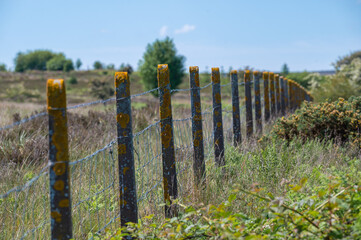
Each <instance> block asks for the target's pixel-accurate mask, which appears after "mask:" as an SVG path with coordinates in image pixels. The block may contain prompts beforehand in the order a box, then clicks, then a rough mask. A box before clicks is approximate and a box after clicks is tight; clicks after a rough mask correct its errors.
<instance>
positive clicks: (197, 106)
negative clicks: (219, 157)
mask: <svg viewBox="0 0 361 240" xmlns="http://www.w3.org/2000/svg"><path fill="white" fill-rule="evenodd" d="M189 82H190V87H191V108H192V136H193V151H194V152H193V172H194V180H195V182H196V184H198V185H199V184H201V183H202V182H203V181H204V179H205V174H206V173H205V169H206V167H205V163H204V145H203V128H202V107H201V90H200V85H199V68H198V67H196V66H194V67H189Z"/></svg>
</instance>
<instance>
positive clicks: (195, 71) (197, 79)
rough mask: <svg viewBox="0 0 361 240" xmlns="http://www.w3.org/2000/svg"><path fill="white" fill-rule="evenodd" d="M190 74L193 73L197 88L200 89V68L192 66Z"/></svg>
mask: <svg viewBox="0 0 361 240" xmlns="http://www.w3.org/2000/svg"><path fill="white" fill-rule="evenodd" d="M189 73H193V74H194V82H195V84H196V86H197V87H199V86H200V85H199V67H197V66H191V67H189Z"/></svg>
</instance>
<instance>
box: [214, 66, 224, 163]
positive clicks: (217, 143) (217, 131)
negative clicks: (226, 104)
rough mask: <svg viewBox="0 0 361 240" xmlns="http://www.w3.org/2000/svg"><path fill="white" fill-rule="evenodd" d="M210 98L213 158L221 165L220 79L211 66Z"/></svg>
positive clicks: (215, 69) (222, 142)
mask: <svg viewBox="0 0 361 240" xmlns="http://www.w3.org/2000/svg"><path fill="white" fill-rule="evenodd" d="M212 98H213V132H214V158H215V161H216V163H217V164H218V166H223V165H224V164H225V161H224V137H223V123H222V98H221V79H220V75H219V68H212Z"/></svg>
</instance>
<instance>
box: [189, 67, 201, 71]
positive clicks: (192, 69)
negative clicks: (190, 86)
mask: <svg viewBox="0 0 361 240" xmlns="http://www.w3.org/2000/svg"><path fill="white" fill-rule="evenodd" d="M198 71H199V67H198V66H190V67H189V72H191V73H193V72H198Z"/></svg>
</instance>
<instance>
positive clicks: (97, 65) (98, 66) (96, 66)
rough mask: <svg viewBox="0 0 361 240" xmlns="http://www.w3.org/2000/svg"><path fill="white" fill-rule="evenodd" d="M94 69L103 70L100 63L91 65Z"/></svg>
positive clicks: (96, 62)
mask: <svg viewBox="0 0 361 240" xmlns="http://www.w3.org/2000/svg"><path fill="white" fill-rule="evenodd" d="M93 67H94V69H96V70H100V69H103V64H102V63H101V62H100V61H95V62H94V64H93Z"/></svg>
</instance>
